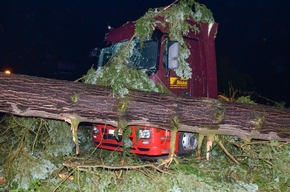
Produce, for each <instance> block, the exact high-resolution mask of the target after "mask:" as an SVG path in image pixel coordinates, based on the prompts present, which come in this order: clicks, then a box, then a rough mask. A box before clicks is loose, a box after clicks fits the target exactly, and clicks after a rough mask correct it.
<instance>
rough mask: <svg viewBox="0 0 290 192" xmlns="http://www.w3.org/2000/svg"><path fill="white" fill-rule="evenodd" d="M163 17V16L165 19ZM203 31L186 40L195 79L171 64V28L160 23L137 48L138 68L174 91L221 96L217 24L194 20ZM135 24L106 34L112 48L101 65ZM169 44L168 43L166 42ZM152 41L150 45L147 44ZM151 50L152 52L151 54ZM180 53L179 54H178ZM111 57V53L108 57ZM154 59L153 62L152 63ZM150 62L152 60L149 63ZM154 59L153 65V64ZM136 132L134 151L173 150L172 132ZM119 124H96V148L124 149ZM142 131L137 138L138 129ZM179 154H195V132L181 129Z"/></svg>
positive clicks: (153, 153)
mask: <svg viewBox="0 0 290 192" xmlns="http://www.w3.org/2000/svg"><path fill="white" fill-rule="evenodd" d="M161 19H162V18H161ZM189 22H192V24H196V25H197V26H198V28H199V30H200V32H199V33H194V32H189V33H188V34H187V35H186V36H184V41H185V42H186V43H187V44H188V45H189V46H188V47H189V49H190V55H189V57H188V59H187V62H188V63H189V65H190V67H191V69H192V78H190V79H183V78H180V77H178V76H177V75H176V74H175V72H174V70H172V69H171V68H170V66H169V59H168V55H167V54H169V53H168V52H170V51H169V49H170V47H169V46H171V44H174V42H170V41H169V39H168V27H166V26H165V27H163V26H161V25H157V26H156V28H155V30H154V33H153V35H152V38H151V39H149V40H148V42H145V43H144V45H145V46H143V48H141V49H142V50H141V51H140V50H139V51H137V52H136V53H138V55H140V54H141V55H142V54H144V55H143V56H142V62H143V63H145V65H144V64H143V65H144V66H143V65H142V66H141V67H140V66H139V64H136V66H137V68H142V69H144V68H145V69H147V70H148V71H150V73H148V74H149V78H150V79H152V81H153V82H154V83H156V84H157V83H162V85H164V86H165V87H166V88H167V89H168V90H170V91H171V92H172V93H173V94H179V95H184V96H193V97H210V98H216V97H217V94H218V92H217V73H216V58H215V43H214V38H215V34H216V30H217V24H216V23H213V24H208V23H194V21H189ZM134 30H135V26H134V23H133V22H129V23H126V24H125V25H123V26H121V27H119V28H116V29H113V30H111V31H109V32H108V33H107V35H106V37H105V42H106V44H107V45H108V47H106V48H104V49H103V50H102V51H103V54H101V55H100V57H99V63H98V66H103V65H104V64H105V61H104V60H105V59H104V58H105V56H104V55H106V54H109V55H110V54H112V53H111V52H110V51H112V50H113V49H115V47H116V46H117V45H118V44H119V43H121V42H126V41H129V40H130V38H131V37H132V36H133V35H134V32H135V31H134ZM166 40H167V42H169V43H164V42H166ZM146 43H148V44H146ZM147 48H148V50H149V51H148V50H147ZM149 52H150V53H149ZM177 54H178V53H177ZM107 57H108V56H107ZM152 60H153V62H151V61H152ZM147 61H148V63H146V62H147ZM150 62H151V63H152V64H150ZM131 129H132V134H131V135H130V136H129V138H130V140H131V141H132V147H131V152H132V153H135V154H139V155H148V156H160V155H166V154H168V153H169V148H170V138H171V134H170V131H166V130H164V129H162V128H157V127H148V126H147V127H146V126H142V125H136V126H131ZM114 131H115V127H113V126H111V125H104V124H95V125H94V126H93V141H94V144H95V146H96V147H99V148H102V149H108V150H118V151H122V141H121V139H120V138H121V137H118V138H116V137H115V136H114ZM137 131H139V132H140V134H139V135H140V137H139V138H138V137H137V134H136V132H137ZM176 139H177V140H176V141H177V142H176V151H175V152H176V153H177V154H187V153H191V152H192V151H193V150H194V149H195V148H196V146H197V140H196V139H195V137H194V134H193V133H185V132H178V134H177V138H176Z"/></svg>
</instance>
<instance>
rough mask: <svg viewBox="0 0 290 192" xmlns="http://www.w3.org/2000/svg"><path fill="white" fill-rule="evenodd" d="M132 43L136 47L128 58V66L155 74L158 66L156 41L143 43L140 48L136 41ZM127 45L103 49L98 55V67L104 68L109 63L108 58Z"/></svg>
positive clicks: (119, 44)
mask: <svg viewBox="0 0 290 192" xmlns="http://www.w3.org/2000/svg"><path fill="white" fill-rule="evenodd" d="M134 41H135V43H136V46H135V47H134V49H133V54H132V56H131V57H130V58H129V63H128V66H129V67H134V68H136V69H147V70H148V71H152V72H155V71H156V69H157V66H158V65H157V63H158V41H154V40H147V41H144V42H143V45H142V46H141V45H140V41H139V40H138V39H135V40H134ZM127 43H128V41H124V42H120V43H116V44H113V45H111V46H110V47H106V48H103V49H102V50H101V52H100V55H99V61H98V67H102V66H104V65H105V64H106V63H107V62H108V61H109V59H110V57H111V56H112V55H114V54H115V53H116V52H117V51H118V50H119V49H120V47H122V46H123V45H126V44H127Z"/></svg>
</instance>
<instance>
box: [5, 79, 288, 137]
mask: <svg viewBox="0 0 290 192" xmlns="http://www.w3.org/2000/svg"><path fill="white" fill-rule="evenodd" d="M123 103H126V104H123ZM122 105H123V107H126V109H125V112H124V113H121V112H120V109H121V108H122ZM0 112H4V113H10V114H14V115H19V116H26V117H41V118H49V119H58V120H64V121H68V122H71V121H72V120H77V121H80V122H91V123H104V124H110V125H113V126H117V125H118V121H119V120H120V118H125V119H126V121H127V122H128V125H147V126H154V127H160V128H163V129H170V128H171V127H172V119H173V118H175V119H176V117H177V118H178V120H179V125H178V127H179V130H178V131H188V132H197V133H202V134H223V135H235V136H238V137H241V138H254V139H263V140H279V141H290V110H289V109H280V108H275V107H270V106H264V105H250V104H235V103H225V102H221V101H218V100H214V99H209V98H194V97H185V96H179V95H173V94H161V93H151V92H150V93H149V92H141V91H130V94H129V95H128V96H127V97H126V98H125V99H120V98H118V97H113V93H112V90H111V88H108V87H101V86H96V85H89V84H84V83H79V82H70V81H64V80H56V79H47V78H42V77H32V76H27V75H16V74H12V75H7V74H3V73H0Z"/></svg>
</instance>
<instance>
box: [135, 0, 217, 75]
mask: <svg viewBox="0 0 290 192" xmlns="http://www.w3.org/2000/svg"><path fill="white" fill-rule="evenodd" d="M193 6H194V9H195V11H193ZM158 17H163V18H164V21H160V20H157V18H158ZM191 18H193V19H194V20H195V21H197V22H206V23H214V18H213V15H212V12H211V11H210V10H209V9H208V8H206V6H205V5H203V4H199V3H197V2H195V1H193V0H189V1H188V0H181V1H179V2H178V3H176V4H172V5H171V6H170V7H166V8H159V9H149V10H148V12H146V13H145V15H144V16H143V17H141V18H140V19H138V20H137V21H136V28H135V36H136V37H138V38H140V39H141V40H144V39H146V38H148V37H150V36H151V35H152V32H153V31H152V28H154V27H156V25H157V24H161V25H162V26H166V25H168V27H169V33H168V35H169V38H170V40H175V41H178V42H179V45H180V46H179V58H178V62H179V67H178V68H177V69H175V72H176V74H177V75H178V76H179V77H183V78H186V79H189V78H192V69H191V68H190V67H189V64H188V62H187V61H186V59H187V58H188V57H189V55H190V51H189V49H188V45H187V44H186V43H185V42H184V40H183V35H187V34H188V33H189V32H190V31H192V32H194V33H199V29H198V27H197V25H195V24H194V25H192V24H190V23H188V22H187V21H188V20H189V19H191Z"/></svg>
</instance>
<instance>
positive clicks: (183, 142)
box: [177, 132, 197, 156]
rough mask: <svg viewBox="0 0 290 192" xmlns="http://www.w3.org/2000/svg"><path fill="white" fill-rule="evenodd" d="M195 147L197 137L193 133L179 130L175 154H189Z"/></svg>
mask: <svg viewBox="0 0 290 192" xmlns="http://www.w3.org/2000/svg"><path fill="white" fill-rule="evenodd" d="M196 148H197V139H196V138H195V136H194V133H188V132H179V136H178V152H177V155H180V156H181V155H187V154H191V153H193V152H194V151H195V149H196Z"/></svg>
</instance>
